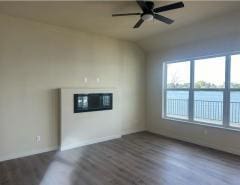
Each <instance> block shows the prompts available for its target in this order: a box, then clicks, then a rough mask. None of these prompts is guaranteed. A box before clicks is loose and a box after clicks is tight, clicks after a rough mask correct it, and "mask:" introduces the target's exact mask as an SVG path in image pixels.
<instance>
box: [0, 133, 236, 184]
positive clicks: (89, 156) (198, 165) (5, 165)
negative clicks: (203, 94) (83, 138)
mask: <svg viewBox="0 0 240 185" xmlns="http://www.w3.org/2000/svg"><path fill="white" fill-rule="evenodd" d="M0 184H1V185H130V184H131V185H156V184H159V185H240V157H238V156H235V155H231V154H227V153H224V152H219V151H215V150H212V149H207V148H204V147H200V146H197V145H193V144H189V143H184V142H181V141H176V140H172V139H168V138H164V137H161V136H158V135H154V134H150V133H147V132H143V133H137V134H131V135H127V136H124V137H123V138H121V139H116V140H112V141H107V142H103V143H98V144H93V145H89V146H84V147H81V148H78V149H73V150H68V151H65V152H57V151H55V152H48V153H44V154H38V155H34V156H30V157H25V158H20V159H15V160H10V161H6V162H2V163H0Z"/></svg>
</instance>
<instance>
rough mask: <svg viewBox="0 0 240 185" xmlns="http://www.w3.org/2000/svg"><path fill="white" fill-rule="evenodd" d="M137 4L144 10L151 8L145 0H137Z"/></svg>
mask: <svg viewBox="0 0 240 185" xmlns="http://www.w3.org/2000/svg"><path fill="white" fill-rule="evenodd" d="M137 4H138V5H139V6H140V8H141V9H142V11H143V12H146V11H148V10H149V9H148V7H147V5H146V2H145V1H144V0H137Z"/></svg>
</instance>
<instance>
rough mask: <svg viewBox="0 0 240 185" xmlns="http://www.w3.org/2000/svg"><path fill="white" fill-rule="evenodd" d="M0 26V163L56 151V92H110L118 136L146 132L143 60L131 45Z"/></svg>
mask: <svg viewBox="0 0 240 185" xmlns="http://www.w3.org/2000/svg"><path fill="white" fill-rule="evenodd" d="M0 25H1V29H0V87H1V91H0V160H4V159H8V158H15V157H18V156H23V155H28V154H31V153H38V152H42V151H47V150H51V149H54V148H56V147H58V145H59V94H58V88H61V87H86V88H89V87H90V88H91V87H99V88H101V87H114V88H116V89H117V90H118V91H119V93H120V101H121V104H122V105H121V106H122V107H123V112H122V128H123V129H122V132H123V133H129V132H136V131H139V130H144V129H145V108H144V107H145V106H144V105H145V56H144V53H143V51H142V50H141V49H140V48H139V47H138V46H137V45H136V44H134V43H130V42H125V41H119V40H115V39H111V38H107V37H104V36H98V35H94V34H88V33H82V32H78V31H73V30H69V29H65V28H62V27H56V26H51V25H47V24H42V23H38V22H33V21H27V20H24V19H18V18H13V17H8V16H4V15H1V16H0ZM84 77H87V78H88V83H87V84H85V83H84ZM97 78H100V83H97V81H96V79H97ZM124 97H127V99H126V98H124ZM36 136H41V142H39V143H37V142H36Z"/></svg>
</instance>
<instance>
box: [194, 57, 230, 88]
mask: <svg viewBox="0 0 240 185" xmlns="http://www.w3.org/2000/svg"><path fill="white" fill-rule="evenodd" d="M225 58H226V57H216V58H208V59H201V60H195V77H194V81H195V83H194V87H195V88H224V87H225V84H224V83H225Z"/></svg>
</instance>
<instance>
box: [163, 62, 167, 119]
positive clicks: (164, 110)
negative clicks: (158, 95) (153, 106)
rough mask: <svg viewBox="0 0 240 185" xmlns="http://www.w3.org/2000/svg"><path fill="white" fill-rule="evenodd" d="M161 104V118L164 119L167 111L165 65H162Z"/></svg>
mask: <svg viewBox="0 0 240 185" xmlns="http://www.w3.org/2000/svg"><path fill="white" fill-rule="evenodd" d="M162 71H163V81H162V84H163V91H162V93H163V97H164V98H163V99H162V100H163V102H162V116H163V117H166V111H167V103H166V102H167V65H166V64H165V63H164V64H163V70H162Z"/></svg>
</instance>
